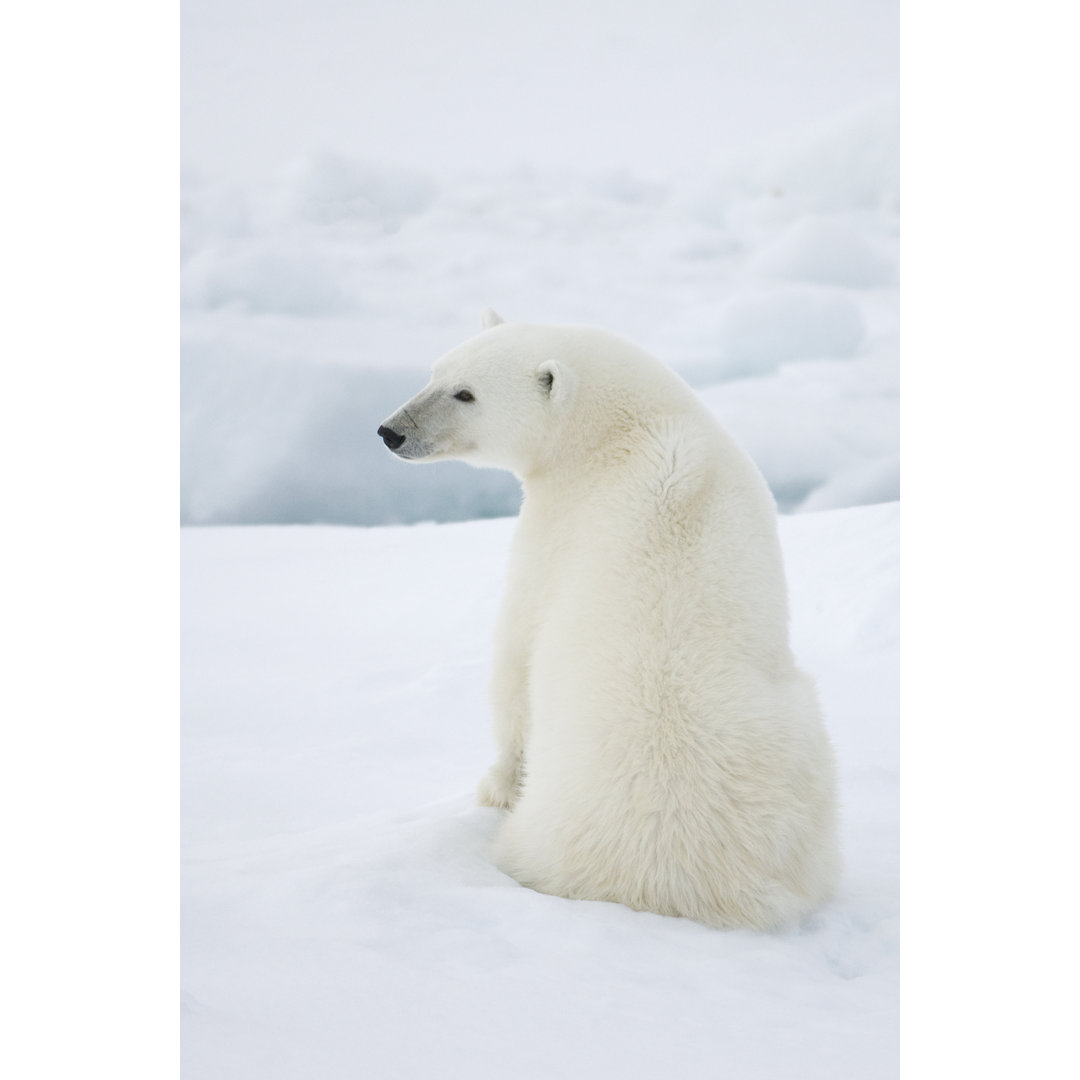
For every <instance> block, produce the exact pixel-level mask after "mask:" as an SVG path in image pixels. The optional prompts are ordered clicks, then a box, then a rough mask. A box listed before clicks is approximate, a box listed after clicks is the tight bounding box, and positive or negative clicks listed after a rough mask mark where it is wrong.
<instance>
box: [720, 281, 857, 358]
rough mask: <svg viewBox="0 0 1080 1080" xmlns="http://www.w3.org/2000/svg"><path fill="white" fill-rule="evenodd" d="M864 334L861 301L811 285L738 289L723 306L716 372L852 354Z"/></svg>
mask: <svg viewBox="0 0 1080 1080" xmlns="http://www.w3.org/2000/svg"><path fill="white" fill-rule="evenodd" d="M865 337H866V328H865V326H864V324H863V318H862V314H861V313H860V311H859V308H858V306H857V305H856V304H855V303H854V302H853V301H852V300H851V299H850V298H849V297H847V296H844V295H843V294H842V293H834V292H830V291H828V290H825V289H815V288H812V287H810V286H786V287H783V288H778V289H772V290H770V291H767V292H763V291H754V292H738V293H735V294H734V295H733V296H731V297H729V298H728V299H727V300H726V301H725V302H724V303H723V305H722V306H721V307H720V312H719V318H718V320H717V326H716V351H717V354H718V358H719V359H718V364H717V368H718V369H719V370H718V371H717V374H718V375H721V376H722V377H723V378H735V377H738V376H744V375H764V374H768V373H769V372H772V371H775V370H776V369H777V368H778V367H779V366H780V365H781V364H784V363H786V362H788V361H792V360H807V359H815V358H823V357H847V356H854V355H855V354H856V353H857V352H858V350H859V347H860V346H861V345H862V343H863V341H864V339H865Z"/></svg>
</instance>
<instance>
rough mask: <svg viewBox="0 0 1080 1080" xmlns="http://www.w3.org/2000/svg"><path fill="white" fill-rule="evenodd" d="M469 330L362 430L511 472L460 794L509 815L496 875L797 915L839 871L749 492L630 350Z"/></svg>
mask: <svg viewBox="0 0 1080 1080" xmlns="http://www.w3.org/2000/svg"><path fill="white" fill-rule="evenodd" d="M485 326H486V329H485V331H484V332H483V333H481V334H479V335H478V336H477V337H475V338H473V339H472V340H470V341H468V342H466V343H465V344H464V345H462V346H460V347H459V348H457V349H455V350H454V351H452V352H451V353H449V354H448V355H447V356H446V357H444V358H443V359H442V360H440V361H439V362H438V363H437V364H436V365H435V368H434V372H433V375H432V379H431V382H430V383H429V384H428V386H427V387H425V388H424V389H423V390H422V391H421V392H420V393H419V394H418V395H417V396H416V397H415V398H413V399H412V401H410V402H407V403H406V404H405V405H404V406H403V407H402V408H401V409H399V410H398V411H397V412H396V413H395V414H394V415H393V416H391V417H390V418H389V419H388V420H387V421H386V422H385V424H384V425H383V426H382V427H380V429H379V432H380V434H381V435H382V436H383V438H384V440H385V441H386V443H387V445H388V446H390V447H391V448H392V449H394V451H395V453H397V454H398V455H399V456H400V457H403V458H405V459H407V460H414V461H433V460H439V459H442V458H451V457H452V458H461V459H463V460H466V461H471V462H473V463H474V464H479V465H494V466H499V467H502V468H507V469H510V470H512V471H513V472H514V473H515V474H516V475H517V476H518V477H519V478H520V480H521V481H522V486H523V489H524V502H523V505H522V510H521V516H520V520H519V523H518V527H517V533H516V535H515V538H514V544H513V550H512V555H511V563H510V570H509V583H508V588H507V592H506V596H505V599H504V602H503V607H502V612H501V615H500V618H499V624H498V631H497V634H496V656H495V666H494V677H493V680H492V688H491V696H492V704H493V709H494V716H495V731H496V738H497V742H498V745H499V756H498V760H497V761H496V762H495V764H494V766H493V767H492V769H491V770H490V772H489V773H488V775H487V776H486V777H485V778H484V780H483V781H482V782H481V785H480V792H479V795H480V800H481V802H483V803H485V804H487V805H491V806H498V807H505V808H506V810H507V813H506V816H505V818H504V820H503V822H502V824H501V827H500V831H499V835H498V839H497V849H496V857H497V861H498V863H499V865H500V866H501V867H502V868H503V869H504V870H505V871H506V872H507V873H509V874H511V875H512V876H513V877H515V878H516V879H517V880H518V881H520V882H522V883H523V884H525V885H528V886H531V887H532V888H534V889H538V890H540V891H542V892H546V893H553V894H556V895H558V896H566V897H572V898H576V899H582V900H612V901H617V902H619V903H622V904H626V905H627V906H629V907H632V908H637V909H642V910H647V911H654V912H659V913H661V914H664V915H682V916H686V917H688V918H691V919H696V920H699V921H701V922H703V923H707V924H709V925H712V926H720V927H754V928H759V929H770V928H776V927H781V926H786V925H790V924H792V923H794V922H796V921H797V920H798V919H799V918H800V917H801V916H802V915H804V914H805V913H807V912H808V911H810V910H812V909H813V908H814V907H815V906H816V905H818V904H820V903H821V902H822V901H823V900H824V899H825V898H827V897H828V896H829V895H830V893H831V892H832V890H833V888H834V886H835V884H836V880H837V874H838V856H837V850H836V840H835V805H834V799H835V797H834V767H833V760H832V753H831V750H830V746H829V742H828V739H827V737H826V734H825V729H824V727H823V724H822V721H821V717H820V713H819V709H818V705H817V701H816V698H815V693H814V688H813V685H812V684H811V682H810V680H809V679H808V678H807V676H806V675H804V674H803V673H802V672H800V671H799V670H798V668H797V667H796V666H795V662H794V659H793V657H792V654H791V650H790V647H789V643H788V607H787V592H786V587H785V583H784V573H783V566H782V563H781V556H780V546H779V542H778V538H777V529H776V511H775V505H774V503H773V499H772V496H771V495H770V493H769V491H768V488H767V487H766V485H765V482H764V480H763V479H762V477H761V475H760V474H759V472H758V471H757V469H756V468H755V466H754V465H753V463H752V462H751V461H750V460H749V458H748V457H747V456H746V454H745V453H744V452H743V451H742V450H741V449H740V448H739V447H738V446H737V445H736V444H735V443H734V442H733V441H732V440H731V439H730V438H729V437H728V436H727V435H726V434H725V433H724V432H723V431H722V430H721V429H720V427H719V426H718V425H717V423H716V422H715V420H714V419H713V418H712V416H711V414H710V413H709V412H708V410H707V409H706V408H705V407H704V406H703V405H702V404H701V402H700V401H699V400H698V398H697V397H696V396H695V395H694V394H693V392H692V391H691V390H690V389H689V387H687V386H686V384H685V383H684V382H683V381H682V380H681V379H679V378H678V377H677V376H676V375H675V374H673V373H672V372H671V371H670V370H669V369H667V368H666V367H664V366H663V365H662V364H660V363H659V362H658V361H656V360H654V359H653V358H652V357H650V356H648V355H647V354H646V353H644V352H642V351H641V350H640V349H637V348H635V347H634V346H632V345H629V344H627V343H626V342H624V341H621V340H619V339H618V338H616V337H613V336H612V335H610V334H606V333H603V332H600V331H597V330H591V329H587V328H583V327H570V326H535V325H525V324H509V323H502V322H501V321H500V320H499V319H498V317H497V316H495V315H494V313H487V315H486V316H485Z"/></svg>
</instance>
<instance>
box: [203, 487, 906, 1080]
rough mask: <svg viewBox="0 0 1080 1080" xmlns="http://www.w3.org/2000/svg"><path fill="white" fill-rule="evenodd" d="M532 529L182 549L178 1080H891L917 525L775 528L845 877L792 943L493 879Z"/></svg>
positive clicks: (304, 536) (794, 524) (832, 520)
mask: <svg viewBox="0 0 1080 1080" xmlns="http://www.w3.org/2000/svg"><path fill="white" fill-rule="evenodd" d="M513 524H514V523H513V521H511V520H497V521H479V522H469V523H463V524H446V525H430V524H429V525H418V526H412V527H396V528H376V529H348V528H265V529H197V530H190V529H189V530H185V531H184V534H183V544H182V550H183V558H184V564H183V582H184V588H183V691H184V701H183V709H184V717H185V719H184V730H183V815H182V824H183V851H184V868H183V885H184V899H183V935H184V952H183V999H182V1000H183V1021H182V1023H183V1034H184V1050H183V1054H184V1073H185V1075H186V1076H187V1077H190V1078H192V1080H195V1078H196V1077H197V1078H198V1080H214V1078H221V1080H247V1078H250V1080H275V1078H282V1080H284V1078H289V1080H297V1078H300V1077H305V1078H307V1077H318V1078H319V1080H336V1078H339V1077H340V1078H343V1080H344V1078H346V1077H347V1078H349V1080H353V1078H355V1077H358V1076H362V1077H395V1078H397V1077H401V1078H417V1080H420V1078H428V1077H432V1076H440V1077H463V1078H464V1077H469V1078H475V1077H495V1076H505V1075H513V1076H517V1077H522V1078H523V1080H524V1078H535V1080H548V1078H550V1077H556V1076H623V1077H628V1078H630V1077H640V1078H643V1080H645V1078H648V1080H652V1078H655V1077H659V1076H685V1077H690V1078H699V1077H700V1078H706V1077H709V1078H711V1077H716V1076H725V1077H726V1076H731V1077H739V1078H740V1080H759V1078H760V1080H775V1078H777V1077H799V1080H817V1078H820V1080H838V1078H848V1077H850V1078H856V1077H857V1078H858V1080H876V1078H882V1077H891V1076H894V1075H895V1074H896V1070H897V937H896V935H897V901H898V892H897V731H896V725H897V686H896V684H897V654H896V646H897V626H896V619H897V596H896V589H897V567H896V554H897V551H896V547H897V533H898V506H897V504H889V505H880V506H872V507H861V508H857V509H851V510H836V511H830V512H824V513H812V514H804V515H799V516H794V517H788V518H785V519H783V520H782V522H781V530H782V538H783V543H784V552H785V558H786V564H787V569H788V576H789V580H790V587H791V595H792V605H793V637H794V644H795V648H796V651H797V654H798V656H799V658H800V661H801V662H802V664H803V665H804V666H805V667H806V668H807V669H808V670H809V671H811V672H812V673H813V674H814V675H815V676H816V678H817V680H818V683H819V686H820V690H821V694H822V699H823V703H824V707H825V713H826V717H827V723H828V727H829V730H830V732H831V734H832V737H833V740H834V742H835V745H836V750H837V755H838V759H839V771H840V780H841V786H840V796H841V801H842V820H843V847H844V854H845V859H846V874H845V877H844V881H843V886H842V889H841V891H840V894H839V896H838V897H837V898H836V899H835V901H833V902H832V903H830V904H829V905H828V906H827V907H826V908H825V909H824V910H822V911H821V912H820V913H819V914H818V915H817V916H816V917H814V918H813V919H811V920H810V921H809V922H808V923H807V925H805V926H804V927H802V928H800V929H799V930H797V931H792V932H790V933H784V934H776V935H763V934H754V933H724V932H720V931H715V930H709V929H706V928H705V927H703V926H699V925H697V924H694V923H690V922H687V921H685V920H680V919H671V918H665V917H662V916H657V915H652V914H648V913H640V912H633V911H630V910H628V909H625V908H622V907H620V906H618V905H613V904H606V903H582V902H572V901H567V900H562V899H558V898H554V897H549V896H543V895H540V894H538V893H534V892H532V891H530V890H528V889H525V888H522V887H520V886H518V885H517V884H516V883H515V882H513V881H512V880H510V879H509V878H507V877H505V876H504V875H502V874H501V873H500V872H499V871H498V870H497V869H495V868H494V866H493V865H492V863H491V861H490V857H489V845H490V841H491V837H492V833H493V830H494V828H495V825H496V822H497V819H498V814H499V811H495V810H491V809H482V808H480V807H477V806H476V805H475V804H474V802H473V799H472V795H471V793H472V789H473V786H474V784H475V782H476V780H477V779H478V778H479V776H480V775H481V773H482V772H483V771H484V769H485V768H486V767H487V765H488V764H489V759H490V758H491V756H492V753H493V750H492V745H491V741H490V736H489V733H488V713H487V706H486V702H485V680H486V677H487V669H488V662H489V656H490V644H491V642H490V635H491V631H492V623H493V618H494V612H495V608H496V604H497V601H498V598H499V595H500V591H501V582H500V571H499V568H500V567H501V566H502V564H503V562H504V559H505V556H506V552H507V546H508V542H509V538H510V535H511V531H512V528H513Z"/></svg>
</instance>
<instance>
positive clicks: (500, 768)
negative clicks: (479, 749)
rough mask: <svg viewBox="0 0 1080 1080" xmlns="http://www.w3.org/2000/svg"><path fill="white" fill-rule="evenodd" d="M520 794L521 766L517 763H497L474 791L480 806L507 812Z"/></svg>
mask: <svg viewBox="0 0 1080 1080" xmlns="http://www.w3.org/2000/svg"><path fill="white" fill-rule="evenodd" d="M520 793H521V764H520V762H518V761H514V762H505V761H497V762H495V764H494V765H492V766H491V768H490V769H489V770H488V772H487V775H486V776H485V777H484V778H483V779H482V780H481V781H480V784H479V785H478V787H477V789H476V797H477V799H478V800H479V802H480V805H481V806H497V807H501V808H502V809H505V810H509V809H510V808H511V807H512V806H513V805H514V803H516V802H517V799H518V795H519V794H520Z"/></svg>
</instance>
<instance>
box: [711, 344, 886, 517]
mask: <svg viewBox="0 0 1080 1080" xmlns="http://www.w3.org/2000/svg"><path fill="white" fill-rule="evenodd" d="M701 396H702V398H703V399H704V401H705V403H706V405H708V406H709V408H710V409H712V411H713V413H714V415H715V416H716V417H717V419H718V420H719V421H720V423H721V424H722V425H723V427H724V428H725V430H727V431H728V432H729V434H731V435H732V436H734V438H735V439H736V440H738V442H740V443H741V444H742V446H743V447H744V448H745V449H746V451H747V452H748V453H749V454H750V456H751V457H752V458H753V459H754V462H755V463H756V464H757V466H758V468H759V469H760V470H761V472H762V473H763V475H764V476H765V479H766V480H767V481H768V483H769V486H770V487H771V488H772V491H773V494H774V495H775V496H776V500H777V503H778V504H779V506H780V508H781V509H782V510H784V511H791V510H795V509H797V508H799V506H800V504H805V502H806V500H807V499H808V497H809V496H810V495H811V493H812V492H815V491H816V490H818V489H820V488H822V487H824V486H825V485H827V484H828V483H829V482H830V481H832V480H834V478H837V477H840V476H842V475H843V474H845V473H848V472H849V471H851V470H854V469H857V468H861V467H862V466H864V465H869V463H874V462H881V461H883V460H884V459H891V458H895V456H896V447H897V445H898V444H899V438H900V434H899V412H898V409H897V387H896V368H895V363H894V362H893V360H892V358H891V357H890V356H888V355H882V356H880V357H878V358H876V359H873V360H871V359H866V360H863V361H861V362H860V363H858V364H853V363H851V362H850V361H835V360H834V361H819V362H805V363H800V364H789V365H786V366H785V367H782V368H781V369H780V370H779V371H778V372H776V373H775V374H773V375H770V376H766V377H762V378H756V379H741V380H738V381H736V382H730V383H725V384H723V385H721V386H715V387H711V388H706V389H703V390H702V391H701ZM859 475H860V476H861V474H859ZM880 479H881V483H879V478H878V477H877V474H874V476H873V477H872V485H870V486H868V487H864V488H863V490H867V491H868V493H869V494H871V495H876V494H879V493H881V492H882V491H883V488H882V486H881V484H883V483H884V482H885V481H884V478H880ZM859 483H860V484H864V483H866V479H865V478H861V479H859ZM874 501H876V499H875V500H874Z"/></svg>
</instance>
